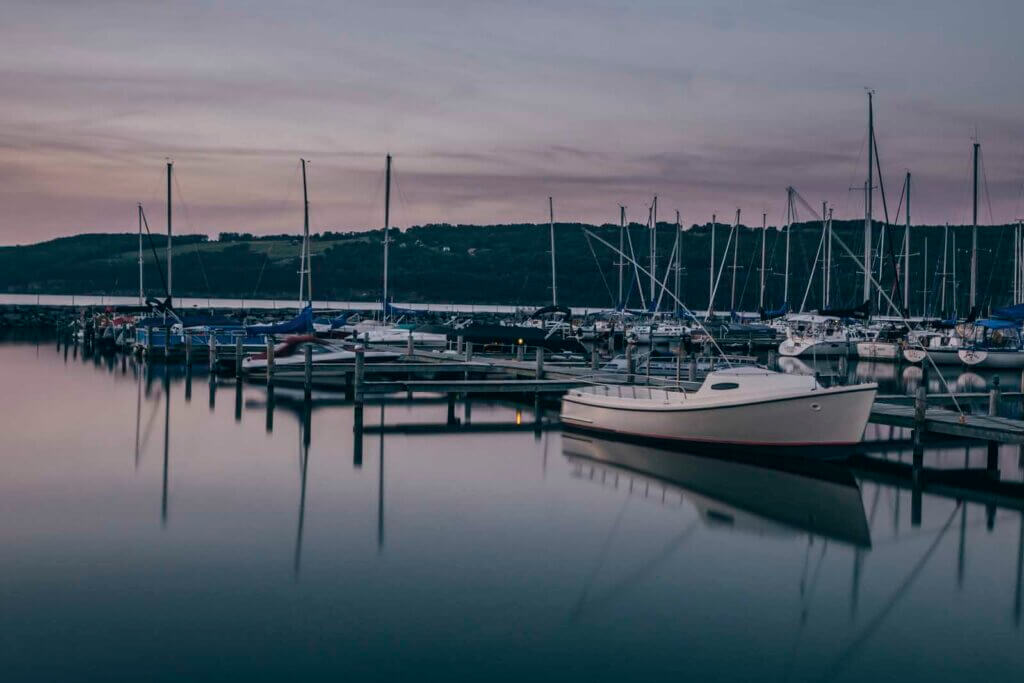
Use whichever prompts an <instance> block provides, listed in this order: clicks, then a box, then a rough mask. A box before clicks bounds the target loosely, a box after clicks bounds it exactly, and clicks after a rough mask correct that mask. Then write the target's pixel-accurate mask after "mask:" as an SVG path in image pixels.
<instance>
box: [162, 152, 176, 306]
mask: <svg viewBox="0 0 1024 683" xmlns="http://www.w3.org/2000/svg"><path fill="white" fill-rule="evenodd" d="M173 174H174V162H173V161H168V162H167V301H168V302H169V301H170V300H171V293H172V291H173V290H172V289H171V276H172V275H173V274H174V269H173V268H171V257H172V256H173V250H172V248H171V235H172V232H171V177H172V175H173ZM166 315H167V314H166V313H164V316H165V317H166Z"/></svg>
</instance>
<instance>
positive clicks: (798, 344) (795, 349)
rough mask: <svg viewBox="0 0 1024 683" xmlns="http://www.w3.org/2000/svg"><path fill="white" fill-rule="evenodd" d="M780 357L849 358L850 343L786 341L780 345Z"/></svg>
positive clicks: (809, 340) (812, 340) (808, 340)
mask: <svg viewBox="0 0 1024 683" xmlns="http://www.w3.org/2000/svg"><path fill="white" fill-rule="evenodd" d="M779 355H780V356H789V357H791V358H796V357H798V356H807V357H810V356H817V357H825V356H848V355H850V342H848V341H839V340H836V341H825V340H815V339H806V340H803V339H801V340H797V339H786V340H785V341H783V342H782V343H781V344H779Z"/></svg>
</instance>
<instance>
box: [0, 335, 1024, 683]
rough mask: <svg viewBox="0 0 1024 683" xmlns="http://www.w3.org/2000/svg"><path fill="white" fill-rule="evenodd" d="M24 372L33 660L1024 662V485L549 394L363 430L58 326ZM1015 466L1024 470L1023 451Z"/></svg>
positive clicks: (325, 399) (644, 674)
mask: <svg viewBox="0 0 1024 683" xmlns="http://www.w3.org/2000/svg"><path fill="white" fill-rule="evenodd" d="M886 368H888V369H886ZM906 370H907V368H900V369H896V368H895V367H894V366H883V367H881V368H880V369H877V370H870V371H869V369H868V368H867V366H856V365H853V366H852V367H851V368H850V369H849V372H850V373H851V375H854V376H864V375H865V374H876V373H882V374H884V373H886V372H891V373H893V376H892V377H883V378H882V379H883V381H884V382H889V383H891V384H894V385H898V386H900V387H904V386H905V384H904V383H903V382H905V381H913V377H912V376H910V377H908V378H904V377H903V374H902V373H905V372H906ZM954 374H955V373H954ZM961 374H962V373H961ZM911 375H912V373H911ZM0 376H2V377H3V379H4V382H3V386H4V389H5V391H3V392H2V394H0V416H2V418H0V420H2V429H0V544H2V548H3V550H2V552H0V659H2V661H3V669H4V673H3V674H2V676H3V680H6V681H37V680H38V681H76V680H103V681H111V680H133V681H136V680H137V681H162V680H187V681H224V680H249V681H251V680H304V681H305V680H327V679H330V680H355V681H363V680H417V681H419V680H444V681H452V680H458V681H462V680H467V681H468V680H473V681H492V680H520V681H521V680H559V681H590V682H593V681H633V680H647V679H652V678H653V677H658V678H664V677H672V678H673V679H677V678H683V679H686V680H714V681H753V680H758V681H862V680H879V681H881V680H900V681H929V682H930V683H934V682H936V681H963V680H985V681H1011V680H1020V678H1021V676H1022V674H1024V628H1022V624H1021V609H1022V608H1021V590H1022V589H1021V572H1022V546H1024V517H1022V514H1021V512H1020V510H1018V509H1013V508H1012V507H1001V506H998V505H996V504H994V503H993V504H991V505H985V504H980V503H976V502H964V501H959V500H957V499H955V498H952V497H948V496H946V495H939V494H937V493H928V492H926V493H925V494H924V495H923V496H922V497H921V500H920V510H919V513H918V512H917V511H915V510H914V501H912V493H911V491H910V490H908V489H907V488H905V487H898V486H896V485H894V483H893V482H887V481H884V480H883V479H884V478H883V477H879V476H875V475H872V474H870V473H867V474H866V473H864V472H860V471H857V470H855V469H851V468H849V467H847V466H846V465H844V464H841V463H840V464H836V463H815V462H808V461H806V459H800V460H795V461H794V460H793V459H777V458H773V459H771V460H765V461H764V462H760V461H758V460H757V459H756V458H749V457H746V456H741V454H736V457H721V456H719V457H711V456H707V455H700V454H690V453H685V452H679V451H670V450H665V449H661V448H658V447H655V446H651V445H636V444H629V443H624V442H619V441H614V440H608V439H599V438H594V437H590V436H585V435H581V434H574V433H569V432H562V431H560V429H558V427H557V425H556V424H554V418H556V417H557V411H551V412H549V413H548V414H546V415H540V416H538V415H536V414H535V413H534V410H533V406H532V405H529V406H527V405H517V404H514V403H502V402H487V401H474V402H473V403H472V404H469V405H467V404H464V403H459V404H457V406H456V416H455V417H456V421H457V424H456V425H455V426H454V427H447V426H445V425H446V423H447V421H448V420H447V414H446V410H447V406H446V404H445V402H444V401H436V402H431V401H426V402H417V403H407V402H404V401H399V400H395V401H390V402H386V403H380V404H367V406H366V407H365V410H364V413H363V416H362V424H363V432H362V434H359V433H357V432H356V431H355V430H354V424H355V423H356V420H355V415H354V409H353V407H352V405H351V404H350V403H346V402H345V401H344V400H343V399H342V398H341V397H340V396H330V395H326V394H319V393H315V394H314V400H313V401H312V404H311V405H310V406H309V408H308V409H307V406H306V405H305V403H304V402H303V400H302V397H301V394H299V395H295V394H292V393H290V392H286V391H284V390H283V389H280V388H279V389H278V390H277V391H275V392H274V395H273V397H272V398H271V397H270V396H268V393H267V390H266V388H265V387H263V386H260V385H253V384H244V385H238V384H236V383H235V381H234V380H233V379H225V378H220V379H215V380H214V381H213V382H212V383H211V382H210V381H209V380H208V377H207V376H206V374H205V372H201V371H199V370H197V371H196V372H195V374H194V376H192V377H191V378H186V376H185V374H184V372H183V371H182V370H181V369H180V368H170V369H166V370H165V368H164V367H163V366H153V367H152V368H149V369H147V368H146V367H145V366H140V365H139V364H138V363H137V362H136V361H135V360H133V359H130V358H129V359H123V358H121V357H113V356H112V357H109V358H103V357H91V356H84V355H83V354H82V352H81V349H72V350H70V351H69V350H66V349H64V348H62V349H60V350H59V351H58V349H57V346H56V344H55V342H54V341H53V340H51V339H49V338H47V337H41V338H39V339H34V338H31V337H21V338H16V339H7V340H5V341H3V342H0ZM949 379H950V381H952V382H957V381H960V376H959V375H957V376H952V375H951V376H950V378H949ZM1017 379H1019V378H1017ZM965 381H967V382H975V383H976V380H975V379H973V378H968V379H967V380H965ZM981 381H982V382H985V381H986V379H985V378H982V379H981ZM1014 381H1016V380H1015V378H1013V377H1007V378H1006V379H1005V380H1004V387H1005V388H1006V389H1011V388H1014V385H1013V382H1014ZM965 390H966V389H965ZM971 390H975V389H971ZM538 419H539V421H538ZM382 425H383V426H385V429H381V426H382ZM467 425H469V426H468V427H467ZM473 425H476V428H477V429H479V430H480V431H475V430H474V429H475V428H474V427H473ZM485 425H493V426H494V429H492V430H486V429H484V426H485ZM906 437H907V434H906V433H902V432H900V430H893V429H891V428H888V427H880V426H875V425H869V428H868V433H867V436H866V438H867V439H868V443H866V444H865V446H864V448H863V450H864V452H865V453H875V454H876V455H878V456H879V457H885V458H889V459H892V460H893V461H895V460H898V459H902V460H903V461H905V462H909V459H910V451H909V447H907V446H906ZM894 439H895V443H894V442H893V440H894ZM985 458H986V450H985V446H984V445H983V444H965V443H964V442H959V443H948V444H942V445H941V447H932V448H930V450H929V451H928V452H927V454H926V463H927V464H929V465H933V466H940V467H949V468H956V467H962V466H963V465H964V463H965V462H967V463H969V464H971V465H972V466H977V467H982V466H984V463H985ZM998 464H999V468H1000V473H1001V476H1002V478H1003V479H1009V480H1014V481H1019V480H1020V479H1021V476H1022V471H1021V467H1022V464H1024V461H1022V459H1021V455H1020V452H1019V450H1018V449H1017V448H1016V447H1010V446H1004V447H1002V448H1001V449H1000V452H999V461H998Z"/></svg>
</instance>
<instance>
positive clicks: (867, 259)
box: [864, 90, 875, 301]
mask: <svg viewBox="0 0 1024 683" xmlns="http://www.w3.org/2000/svg"><path fill="white" fill-rule="evenodd" d="M874 95H875V91H874V90H868V180H867V185H866V186H865V190H864V192H865V195H866V197H865V199H864V300H865V301H867V300H869V299H870V298H871V228H872V226H873V221H872V219H871V209H872V206H871V203H872V202H871V200H872V195H873V194H874V193H873V192H872V189H873V187H874V183H875V109H874Z"/></svg>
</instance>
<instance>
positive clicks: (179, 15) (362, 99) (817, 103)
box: [0, 0, 1024, 244]
mask: <svg viewBox="0 0 1024 683" xmlns="http://www.w3.org/2000/svg"><path fill="white" fill-rule="evenodd" d="M1021 26H1024V3H1021V2H1020V1H1019V0H980V1H978V2H972V3H965V2H962V0H958V1H956V2H951V1H949V0H928V1H927V2H924V1H916V2H908V1H901V0H889V1H876V0H861V1H860V2H856V3H852V2H848V1H845V0H720V1H717V2H711V1H687V0H636V1H635V2H613V1H611V0H553V1H551V2H531V1H527V0H518V1H515V2H509V1H507V0H506V1H505V2H490V1H489V0H474V1H472V2H462V1H451V2H430V1H428V0H423V1H420V2H416V1H410V2H391V1H390V0H376V1H373V2H343V1H338V0H333V1H324V2H305V1H302V0H293V1H290V2H287V3H282V2H277V1H274V2H270V1H268V0H249V1H247V2H214V1H207V2H201V1H198V0H176V1H175V2H172V3H168V2H160V3H149V2H139V1H138V0H136V1H121V0H91V1H90V2H77V1H68V2H64V1H60V0H43V1H41V0H31V1H24V2H23V1H22V0H4V2H3V7H2V15H0V45H2V46H3V47H2V49H0V93H2V96H0V244H17V243H30V242H37V241H41V240H45V239H50V238H53V237H57V236H63V235H69V234H75V233H79V232H124V231H134V230H135V229H136V227H137V223H136V221H137V219H136V216H137V209H136V206H137V204H138V203H140V202H141V203H142V204H143V206H144V208H145V210H146V213H147V215H148V216H149V218H150V226H151V228H152V229H154V230H157V229H159V230H163V229H164V227H165V219H164V214H165V211H166V209H165V188H166V186H165V183H166V180H165V176H164V173H165V162H166V160H167V159H173V161H174V167H175V177H176V185H175V189H174V205H175V222H174V228H175V232H176V233H178V232H181V233H207V234H210V235H216V233H218V232H221V231H239V232H254V233H273V232H297V231H300V230H301V227H302V205H301V175H300V171H299V158H300V157H304V158H307V159H309V168H308V174H309V199H310V206H311V216H312V219H311V222H312V229H313V230H314V231H322V230H343V231H347V230H363V229H370V228H380V227H382V225H383V221H384V157H385V154H388V153H390V154H392V155H393V156H394V187H393V197H392V211H391V216H392V224H393V225H397V226H401V227H406V226H410V225H420V224H425V223H436V222H448V223H519V222H545V221H546V220H547V218H548V215H547V213H548V202H547V198H548V196H552V197H553V198H554V206H555V219H556V220H557V221H567V222H568V221H583V222H591V223H605V222H616V221H617V220H618V215H619V210H618V207H619V205H625V206H627V216H628V218H630V219H633V220H637V221H640V222H644V221H646V219H647V206H648V205H649V204H650V202H651V197H652V196H654V195H658V197H659V199H658V205H659V219H663V220H665V219H667V220H673V219H674V212H675V211H676V210H679V211H680V212H681V214H682V220H683V222H684V223H686V224H692V223H704V222H707V221H709V220H710V219H711V216H712V214H713V213H717V215H718V216H719V219H720V220H725V221H730V220H732V219H733V218H734V216H735V211H736V209H737V208H739V209H741V210H742V212H743V214H742V218H743V222H745V223H752V224H756V223H759V222H760V219H761V213H762V212H767V213H768V221H769V224H777V223H779V222H781V221H782V218H783V212H784V209H785V188H786V187H787V186H788V185H792V186H793V187H795V188H796V189H797V190H798V191H799V192H800V194H801V196H802V197H804V198H806V199H807V201H808V202H809V203H810V204H811V205H812V206H815V207H817V206H820V204H821V202H822V201H828V202H829V204H830V205H831V206H832V207H833V209H834V211H835V216H836V217H837V218H855V217H858V216H862V215H863V193H862V192H861V191H857V190H852V189H851V188H853V187H863V183H864V178H865V174H866V157H865V154H866V148H865V139H866V128H867V96H866V94H865V88H866V87H870V88H872V89H874V90H875V91H876V96H875V119H876V126H877V139H878V145H879V151H880V156H881V163H882V171H883V180H884V182H885V190H886V195H887V199H888V202H889V204H890V209H889V210H890V212H891V213H892V214H895V211H896V204H897V203H898V200H899V196H900V188H901V186H902V183H903V177H904V174H905V173H906V171H907V170H910V171H911V172H912V174H913V185H912V188H913V189H912V200H913V201H912V204H911V207H912V218H913V221H914V222H915V223H918V222H927V223H943V222H946V221H949V222H952V223H954V224H956V223H963V222H969V221H970V211H971V190H970V180H971V145H972V141H973V138H974V136H975V135H977V136H978V139H979V140H980V142H981V144H982V160H983V170H984V179H985V181H986V182H985V186H986V187H987V193H984V192H983V197H982V207H981V222H982V223H986V222H990V221H994V222H997V223H1002V222H1007V221H1012V220H1015V219H1016V218H1017V217H1018V216H1022V215H1024V205H1022V202H1021V187H1022V185H1021V183H1022V181H1024V87H1022V86H1024V82H1022V81H1024V76H1022V74H1024V43H1021V41H1020V39H1019V31H1020V27H1021ZM878 204H880V200H879V199H877V198H876V205H878ZM878 211H879V214H880V213H881V209H879V210H878ZM799 217H800V218H809V217H810V216H809V215H808V213H807V212H806V211H805V210H803V209H802V210H801V214H800V216H799Z"/></svg>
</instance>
